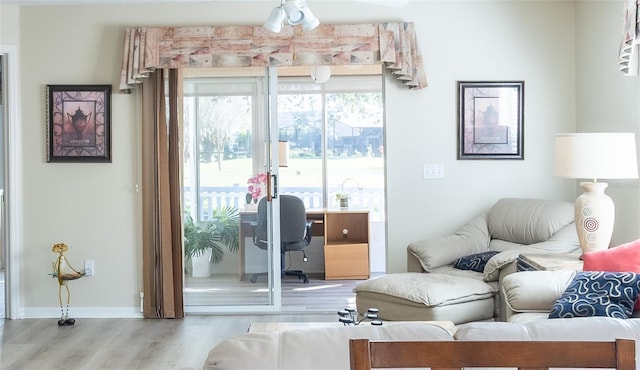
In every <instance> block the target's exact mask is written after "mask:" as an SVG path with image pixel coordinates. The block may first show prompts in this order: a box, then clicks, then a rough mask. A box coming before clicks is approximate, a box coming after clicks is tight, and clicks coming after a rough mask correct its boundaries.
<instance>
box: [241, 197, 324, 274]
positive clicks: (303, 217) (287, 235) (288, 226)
mask: <svg viewBox="0 0 640 370" xmlns="http://www.w3.org/2000/svg"><path fill="white" fill-rule="evenodd" d="M312 225H313V221H307V213H306V210H305V207H304V203H303V202H302V199H300V198H298V197H296V196H293V195H280V268H281V277H283V278H284V277H285V276H297V277H298V279H302V281H303V282H304V283H305V284H307V283H309V277H308V276H307V274H305V273H304V272H303V271H302V270H286V269H285V266H284V264H285V261H284V255H285V253H286V252H291V251H299V250H301V251H302V253H303V256H304V257H303V259H304V261H305V262H307V255H306V254H305V253H304V248H305V247H306V246H307V245H309V243H311V226H312ZM266 240H267V199H266V197H265V198H262V199H261V200H260V202H259V203H258V214H257V220H256V225H255V228H254V232H253V244H255V245H257V246H258V248H260V249H264V250H267V242H266ZM266 274H267V273H266V272H261V273H256V274H253V276H252V277H251V282H252V283H255V282H256V281H257V280H258V276H261V275H266Z"/></svg>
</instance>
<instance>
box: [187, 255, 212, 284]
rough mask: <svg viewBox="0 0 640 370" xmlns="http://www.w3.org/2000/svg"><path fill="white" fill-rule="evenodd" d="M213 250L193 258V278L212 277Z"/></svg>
mask: <svg viewBox="0 0 640 370" xmlns="http://www.w3.org/2000/svg"><path fill="white" fill-rule="evenodd" d="M210 258H211V249H207V250H206V251H205V252H204V253H202V254H201V255H199V256H193V257H192V258H191V268H192V270H191V276H193V277H209V276H211V262H210V261H209V260H210Z"/></svg>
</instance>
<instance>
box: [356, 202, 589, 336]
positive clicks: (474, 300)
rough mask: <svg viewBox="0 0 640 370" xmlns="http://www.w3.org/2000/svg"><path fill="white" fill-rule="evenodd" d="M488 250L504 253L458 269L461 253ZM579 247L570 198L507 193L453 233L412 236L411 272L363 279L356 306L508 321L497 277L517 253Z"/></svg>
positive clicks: (402, 314) (385, 315)
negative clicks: (476, 267) (482, 263)
mask: <svg viewBox="0 0 640 370" xmlns="http://www.w3.org/2000/svg"><path fill="white" fill-rule="evenodd" d="M486 251H498V252H500V253H498V254H497V255H495V256H493V257H492V258H491V259H490V260H489V261H488V262H487V264H486V267H485V268H484V270H483V272H476V271H471V270H460V269H457V268H454V262H455V261H456V260H457V259H458V258H460V257H464V256H468V255H472V254H475V253H480V252H486ZM579 251H580V245H579V242H578V237H577V233H576V229H575V224H574V205H573V203H571V202H563V201H551V200H541V199H521V198H504V199H500V200H499V201H498V202H496V203H495V204H494V205H493V206H492V207H491V209H490V210H489V211H488V212H487V213H485V214H481V215H478V216H477V217H475V218H473V219H472V220H471V221H469V222H468V223H466V224H465V225H463V226H462V227H461V228H460V229H459V230H458V231H456V232H455V233H454V234H453V235H449V236H445V237H440V238H433V239H425V240H421V241H416V242H414V243H411V244H410V245H409V246H408V248H407V256H408V261H407V262H408V271H409V272H407V273H395V274H388V275H385V276H382V277H379V278H374V279H370V280H368V281H365V282H363V283H361V284H359V285H358V286H357V287H356V288H355V289H354V292H355V293H356V305H357V308H358V311H359V312H364V311H366V309H367V308H369V307H376V308H378V309H379V310H380V317H381V318H382V319H385V320H450V321H453V322H454V323H456V324H459V323H466V322H472V321H480V320H494V319H497V320H505V316H504V314H501V312H503V311H504V301H503V300H502V299H501V296H502V295H501V294H500V281H501V280H502V278H504V276H506V275H508V274H510V273H513V272H515V271H516V260H517V258H518V256H519V255H520V254H522V253H576V254H578V253H579ZM576 258H577V255H576Z"/></svg>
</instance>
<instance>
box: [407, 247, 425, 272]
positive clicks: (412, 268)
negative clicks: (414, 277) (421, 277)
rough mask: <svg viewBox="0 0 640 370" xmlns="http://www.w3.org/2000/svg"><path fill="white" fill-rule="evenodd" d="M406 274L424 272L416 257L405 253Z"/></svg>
mask: <svg viewBox="0 0 640 370" xmlns="http://www.w3.org/2000/svg"><path fill="white" fill-rule="evenodd" d="M407 272H426V271H424V269H423V268H422V264H421V263H420V260H419V259H418V257H416V256H415V255H414V254H413V253H410V252H409V251H407Z"/></svg>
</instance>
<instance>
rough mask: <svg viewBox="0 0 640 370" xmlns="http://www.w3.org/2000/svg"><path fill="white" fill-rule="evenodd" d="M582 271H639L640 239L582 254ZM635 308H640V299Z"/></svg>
mask: <svg viewBox="0 0 640 370" xmlns="http://www.w3.org/2000/svg"><path fill="white" fill-rule="evenodd" d="M582 259H583V261H584V266H583V267H582V269H583V270H584V271H612V272H625V271H628V272H636V273H640V239H638V240H634V241H632V242H629V243H625V244H621V245H619V246H617V247H614V248H609V249H605V250H601V251H596V252H588V253H585V254H584V255H583V256H582ZM635 309H636V310H638V309H640V300H637V301H636V305H635Z"/></svg>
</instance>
